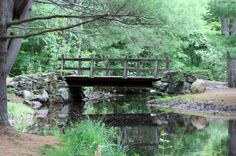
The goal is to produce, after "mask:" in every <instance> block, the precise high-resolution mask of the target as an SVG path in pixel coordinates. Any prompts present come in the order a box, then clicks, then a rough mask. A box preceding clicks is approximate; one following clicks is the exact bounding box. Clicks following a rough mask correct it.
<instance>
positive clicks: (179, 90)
mask: <svg viewBox="0 0 236 156" xmlns="http://www.w3.org/2000/svg"><path fill="white" fill-rule="evenodd" d="M195 80H196V78H195V77H194V76H192V75H190V74H187V73H181V72H176V71H167V72H165V73H164V76H163V77H162V78H161V80H160V81H156V82H155V83H153V87H154V88H155V90H156V91H157V93H159V94H184V93H189V92H190V90H191V84H192V83H193V82H194V81H195Z"/></svg>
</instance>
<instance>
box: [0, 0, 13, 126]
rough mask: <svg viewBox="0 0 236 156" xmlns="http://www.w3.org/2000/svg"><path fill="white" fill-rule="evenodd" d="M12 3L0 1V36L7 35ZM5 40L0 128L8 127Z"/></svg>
mask: <svg viewBox="0 0 236 156" xmlns="http://www.w3.org/2000/svg"><path fill="white" fill-rule="evenodd" d="M13 4H14V3H12V1H10V0H1V1H0V36H6V35H7V22H8V19H9V17H10V16H11V15H12V13H11V12H12V10H11V8H13V6H11V5H13ZM7 46H8V41H7V39H1V40H0V126H1V128H2V127H8V126H10V124H9V121H8V115H7V87H6V79H7V74H8V73H7V71H6V62H7V60H6V58H7Z"/></svg>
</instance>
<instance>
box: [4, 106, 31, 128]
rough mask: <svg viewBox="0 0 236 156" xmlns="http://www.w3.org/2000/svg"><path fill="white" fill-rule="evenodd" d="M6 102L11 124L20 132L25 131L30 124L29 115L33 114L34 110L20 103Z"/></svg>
mask: <svg viewBox="0 0 236 156" xmlns="http://www.w3.org/2000/svg"><path fill="white" fill-rule="evenodd" d="M7 104H8V113H9V114H8V115H9V118H10V121H11V125H12V126H14V127H15V128H16V130H18V131H20V132H26V129H27V127H28V126H29V125H30V122H29V120H30V119H29V116H33V114H34V111H33V110H32V109H31V108H30V107H28V106H26V105H24V104H22V103H15V102H8V103H7Z"/></svg>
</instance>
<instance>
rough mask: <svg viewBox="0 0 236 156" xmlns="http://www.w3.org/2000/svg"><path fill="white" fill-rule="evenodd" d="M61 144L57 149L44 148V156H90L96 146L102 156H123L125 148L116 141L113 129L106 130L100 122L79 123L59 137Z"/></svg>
mask: <svg viewBox="0 0 236 156" xmlns="http://www.w3.org/2000/svg"><path fill="white" fill-rule="evenodd" d="M59 137H60V139H61V141H62V142H63V144H61V145H60V147H59V148H57V149H50V148H49V149H47V148H44V149H43V150H42V151H43V153H44V154H45V155H46V156H65V155H66V156H92V155H94V153H95V151H96V149H97V147H98V145H101V146H102V155H103V156H125V155H126V152H127V148H126V147H125V146H124V145H123V144H122V143H121V142H120V141H119V140H121V139H118V143H115V140H117V133H116V129H115V128H107V127H105V124H103V123H101V122H93V121H89V120H87V121H81V122H80V123H76V124H75V125H73V126H72V127H70V128H68V129H67V130H66V132H65V134H64V135H61V136H59Z"/></svg>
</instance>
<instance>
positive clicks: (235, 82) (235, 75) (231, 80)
mask: <svg viewBox="0 0 236 156" xmlns="http://www.w3.org/2000/svg"><path fill="white" fill-rule="evenodd" d="M228 85H229V87H230V88H236V59H235V58H232V57H231V56H230V54H229V53H228Z"/></svg>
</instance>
